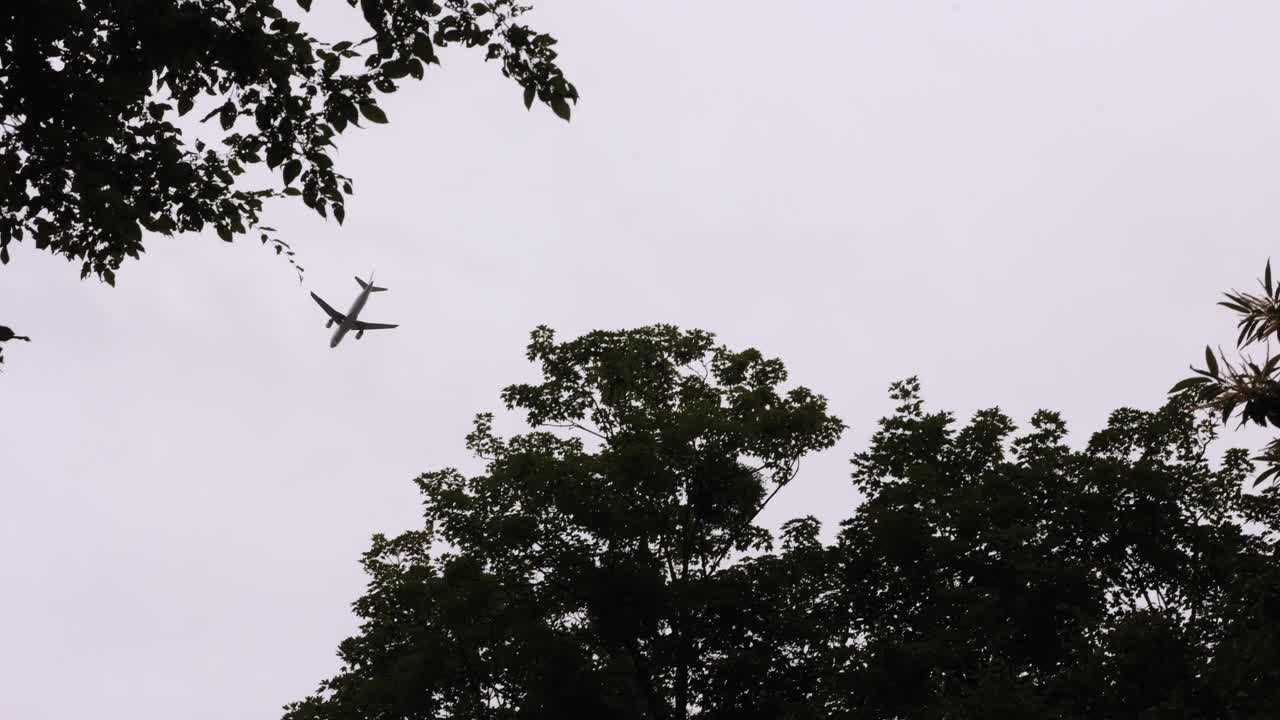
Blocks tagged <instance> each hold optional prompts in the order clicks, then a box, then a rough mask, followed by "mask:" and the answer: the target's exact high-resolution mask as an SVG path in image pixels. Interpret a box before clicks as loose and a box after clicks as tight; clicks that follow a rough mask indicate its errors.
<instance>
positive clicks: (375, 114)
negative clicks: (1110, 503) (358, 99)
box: [360, 100, 387, 125]
mask: <svg viewBox="0 0 1280 720" xmlns="http://www.w3.org/2000/svg"><path fill="white" fill-rule="evenodd" d="M360 114H361V115H364V116H365V117H366V118H368V120H369V122H374V123H378V124H380V125H385V124H386V122H387V115H386V113H384V112H382V108H380V107H378V106H377V105H376V104H374V102H373V101H372V100H366V101H365V102H362V103H360Z"/></svg>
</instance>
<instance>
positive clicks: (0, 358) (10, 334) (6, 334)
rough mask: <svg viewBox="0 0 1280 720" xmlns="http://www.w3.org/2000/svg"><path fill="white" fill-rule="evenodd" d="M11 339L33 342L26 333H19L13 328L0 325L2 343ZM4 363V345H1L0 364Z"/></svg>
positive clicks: (0, 341)
mask: <svg viewBox="0 0 1280 720" xmlns="http://www.w3.org/2000/svg"><path fill="white" fill-rule="evenodd" d="M9 340H23V341H26V342H31V338H29V337H27V336H26V335H19V334H17V333H15V332H14V331H13V330H12V329H10V328H8V327H5V326H4V325H0V343H3V342H8V341H9ZM3 364H4V347H0V365H3Z"/></svg>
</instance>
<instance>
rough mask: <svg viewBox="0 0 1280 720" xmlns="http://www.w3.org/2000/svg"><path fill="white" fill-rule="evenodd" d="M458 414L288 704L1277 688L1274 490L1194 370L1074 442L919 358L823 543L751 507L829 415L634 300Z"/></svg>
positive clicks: (617, 705) (317, 711) (1025, 695)
mask: <svg viewBox="0 0 1280 720" xmlns="http://www.w3.org/2000/svg"><path fill="white" fill-rule="evenodd" d="M529 358H530V359H531V360H533V361H536V362H538V363H539V364H540V365H541V369H542V376H543V377H542V380H541V382H538V383H534V384H524V385H513V386H510V387H508V388H507V389H506V390H505V391H504V393H503V398H504V400H505V401H506V404H507V406H508V408H512V409H519V410H522V411H524V412H525V413H526V414H527V417H528V420H529V422H530V424H532V425H533V426H534V427H533V429H532V430H531V431H530V432H528V433H525V434H521V435H516V436H514V437H509V438H502V437H499V436H498V435H497V434H496V433H495V432H494V429H493V424H492V418H491V416H489V415H481V416H480V417H479V418H478V419H477V421H476V425H475V429H474V430H473V432H472V433H471V434H470V435H469V437H468V446H469V447H470V449H471V450H473V451H474V452H475V453H477V454H478V455H479V456H480V457H482V458H484V460H485V461H486V467H485V470H484V472H483V473H482V474H480V475H477V476H473V477H468V476H465V475H463V474H462V473H460V472H457V471H455V470H443V471H439V472H433V473H428V474H425V475H423V476H421V477H420V478H418V484H419V487H420V489H421V490H422V493H423V497H424V506H425V518H424V519H425V523H424V527H423V528H422V529H420V530H415V531H411V532H407V533H404V534H402V535H400V536H398V537H396V538H392V539H388V538H386V537H383V536H376V537H375V539H374V543H373V547H372V548H371V549H370V551H369V552H368V553H367V554H366V555H365V558H364V565H365V569H366V571H367V572H368V573H369V576H370V582H369V588H368V591H367V592H366V594H365V595H364V597H362V598H361V599H360V600H359V601H358V602H357V603H356V605H355V609H356V611H357V614H358V615H359V616H360V618H361V619H362V621H363V623H362V626H361V629H360V632H359V633H358V634H357V635H356V636H355V637H353V638H350V639H349V640H347V641H345V642H344V643H342V645H341V647H340V656H341V658H342V661H343V667H342V669H341V671H340V672H339V673H338V674H337V675H336V676H335V677H333V678H331V679H329V680H326V681H325V682H324V683H323V684H322V685H321V686H320V688H319V690H318V692H317V693H316V694H315V695H313V696H311V697H309V698H307V699H305V700H303V701H301V702H299V703H296V704H294V705H292V706H290V707H289V708H288V710H287V718H288V720H338V719H346V718H495V719H496V718H529V717H609V718H655V719H657V718H680V719H681V720H684V719H686V718H691V717H697V718H704V719H717V720H718V719H722V718H723V719H726V720H727V719H729V718H746V719H748V720H752V719H759V720H764V719H766V718H767V719H782V718H791V719H798V718H815V719H816V718H843V719H848V720H862V719H867V720H872V719H875V720H882V719H888V718H948V719H950V718H990V717H1017V718H1029V719H1032V720H1038V719H1040V718H1044V719H1046V720H1048V719H1050V718H1052V719H1054V720H1060V719H1064V718H1079V719H1081V720H1083V719H1084V718H1097V717H1108V718H1165V717H1168V718H1175V717H1176V718H1184V717H1196V718H1223V719H1224V720H1225V719H1226V718H1236V719H1240V718H1250V719H1252V718H1257V719H1261V718H1266V717H1270V716H1272V714H1273V709H1274V708H1275V707H1277V706H1280V670H1278V668H1280V563H1278V562H1277V560H1280V558H1278V557H1277V552H1278V546H1277V538H1278V537H1280V491H1277V490H1276V489H1275V488H1270V489H1268V490H1267V491H1265V492H1262V493H1258V494H1250V493H1245V492H1243V483H1244V480H1245V479H1246V478H1247V477H1248V475H1249V473H1250V472H1251V465H1250V462H1249V459H1248V457H1247V455H1246V454H1245V453H1244V452H1243V451H1239V450H1231V451H1228V452H1227V453H1226V454H1225V457H1224V459H1223V460H1222V461H1221V462H1220V463H1219V464H1218V466H1217V467H1214V466H1213V465H1211V464H1210V463H1209V462H1208V461H1207V460H1206V458H1205V450H1206V447H1207V446H1208V444H1209V443H1210V441H1211V440H1213V438H1214V434H1215V425H1214V423H1213V422H1212V421H1211V420H1210V419H1209V418H1207V417H1203V416H1200V415H1197V412H1196V410H1195V408H1196V404H1195V401H1194V398H1190V397H1182V398H1174V399H1173V400H1171V401H1170V402H1169V403H1168V404H1167V405H1166V406H1165V407H1163V408H1161V409H1159V410H1157V411H1154V412H1144V411H1138V410H1132V409H1121V410H1117V411H1116V412H1115V413H1113V414H1112V416H1111V418H1110V420H1109V422H1108V424H1107V426H1106V427H1105V428H1104V429H1103V430H1102V431H1100V432H1098V433H1096V434H1095V435H1093V437H1092V438H1091V439H1090V440H1089V442H1088V444H1087V445H1086V446H1085V447H1083V448H1081V449H1073V448H1072V447H1070V446H1068V445H1067V444H1066V426H1065V424H1064V423H1063V421H1062V419H1061V418H1060V417H1059V416H1057V415H1056V414H1054V413H1050V412H1040V413H1037V414H1036V415H1035V416H1034V417H1033V418H1032V420H1031V423H1030V427H1029V429H1028V430H1027V431H1025V432H1022V433H1019V432H1018V430H1017V428H1016V426H1015V423H1014V422H1013V421H1012V420H1011V419H1010V418H1009V417H1007V416H1006V415H1004V414H1003V413H1001V412H1000V411H999V410H997V409H990V410H983V411H980V412H978V413H976V414H975V415H974V417H973V419H972V421H971V422H970V423H968V424H967V425H965V426H964V427H961V428H958V429H957V428H956V427H955V421H954V418H953V417H952V415H951V414H950V413H945V412H927V411H926V410H925V408H924V404H923V401H922V399H921V397H920V392H919V384H918V383H917V382H916V381H915V380H914V379H911V380H907V381H904V382H902V383H898V384H896V385H895V386H894V388H893V394H894V397H895V398H896V399H897V401H898V403H899V406H898V408H897V410H896V411H895V412H894V414H893V415H891V416H890V417H888V418H885V419H884V420H882V421H881V424H880V427H879V429H878V431H877V432H876V433H875V435H874V436H873V438H872V440H871V443H870V446H869V447H868V448H867V449H866V450H865V451H863V452H861V453H858V454H857V455H856V456H855V457H854V459H853V468H854V472H853V480H854V483H855V485H856V487H857V488H858V489H859V490H860V491H861V493H862V494H863V495H864V500H863V502H862V503H861V504H860V505H859V506H858V507H857V508H856V511H855V512H853V514H852V517H851V518H850V519H848V520H847V521H845V522H844V523H842V525H841V527H840V530H839V533H838V535H837V537H836V540H835V542H834V543H833V544H826V543H824V542H823V541H822V540H821V537H820V536H821V527H820V525H819V523H818V521H817V520H816V519H814V518H812V517H804V518H799V519H797V520H793V521H791V522H789V523H786V524H785V525H784V526H783V529H782V543H781V546H780V547H779V548H777V549H775V548H774V546H773V542H772V537H771V534H770V533H769V532H767V531H766V530H765V529H763V528H760V527H758V526H756V525H755V524H754V518H755V516H756V513H757V512H758V511H759V509H760V508H761V507H762V505H763V504H764V503H765V502H767V500H768V498H769V497H770V496H771V493H772V492H776V491H777V489H778V488H779V487H783V486H785V485H787V484H788V483H789V482H790V481H791V479H792V478H793V477H794V476H795V472H796V463H797V462H798V460H799V459H800V458H801V457H803V456H804V455H805V454H807V453H810V452H812V451H815V450H819V449H822V448H826V447H829V446H830V445H831V444H832V443H833V442H834V441H835V440H836V438H837V436H838V434H839V433H840V431H841V428H842V426H841V424H840V422H839V421H838V420H836V419H835V418H833V417H831V416H830V415H829V414H828V413H827V411H826V406H825V402H824V401H823V400H822V398H821V397H820V396H818V395H814V394H813V393H811V392H809V391H808V390H805V389H803V388H797V389H794V390H790V391H787V392H783V391H781V390H780V389H779V388H780V386H781V385H782V384H783V383H784V382H785V381H786V373H785V370H784V368H783V366H782V364H781V363H780V362H778V361H777V360H772V359H766V358H764V357H763V356H761V355H760V354H759V353H758V352H756V351H754V350H747V351H743V352H733V351H730V350H728V349H726V348H723V347H717V346H715V345H714V341H713V338H712V336H710V335H708V334H706V333H702V332H699V331H691V332H681V331H678V330H676V329H675V328H671V327H665V326H659V327H650V328H642V329H639V330H634V331H629V332H594V333H590V334H588V335H585V336H583V337H581V338H578V339H576V340H573V341H570V342H566V343H557V342H555V340H554V338H553V336H552V334H551V332H550V331H549V330H546V329H545V328H540V329H538V330H537V331H535V332H534V334H533V340H532V342H531V344H530V346H529Z"/></svg>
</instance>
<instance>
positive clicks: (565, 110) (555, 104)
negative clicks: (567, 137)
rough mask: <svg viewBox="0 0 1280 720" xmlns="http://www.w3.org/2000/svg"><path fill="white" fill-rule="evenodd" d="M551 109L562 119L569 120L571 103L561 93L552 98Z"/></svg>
mask: <svg viewBox="0 0 1280 720" xmlns="http://www.w3.org/2000/svg"><path fill="white" fill-rule="evenodd" d="M551 110H552V111H553V112H554V113H555V114H556V115H557V116H558V117H559V118H560V119H561V120H564V121H565V122H568V121H569V103H567V102H565V99H564V98H562V97H560V96H559V95H556V96H555V97H553V98H551Z"/></svg>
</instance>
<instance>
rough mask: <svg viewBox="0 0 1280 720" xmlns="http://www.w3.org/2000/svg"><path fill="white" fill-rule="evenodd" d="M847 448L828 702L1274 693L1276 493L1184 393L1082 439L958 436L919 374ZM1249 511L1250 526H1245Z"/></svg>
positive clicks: (928, 709)
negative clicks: (840, 650) (1217, 438)
mask: <svg viewBox="0 0 1280 720" xmlns="http://www.w3.org/2000/svg"><path fill="white" fill-rule="evenodd" d="M894 392H895V397H896V398H897V399H898V400H899V401H900V406H899V408H898V410H897V412H896V413H895V414H894V415H893V416H892V417H890V418H887V419H886V420H884V421H882V423H881V427H880V430H879V431H878V432H877V433H876V435H875V437H874V438H873V440H872V443H871V447H870V449H868V450H867V451H865V452H863V453H860V454H858V455H857V456H856V457H855V458H854V461H853V464H854V481H855V483H856V485H857V486H858V488H859V489H860V490H862V491H863V492H864V493H865V494H866V501H865V502H864V503H863V504H862V505H861V506H860V507H859V508H858V511H857V513H856V515H854V517H853V518H852V519H850V520H849V521H847V522H845V523H844V526H843V528H842V531H841V533H840V536H839V539H838V542H837V545H836V549H835V554H836V555H837V557H838V559H839V560H838V562H839V565H840V571H839V573H840V576H841V577H840V580H839V581H838V582H837V583H836V584H837V586H838V588H839V591H838V592H837V594H836V597H837V598H838V600H837V605H838V606H839V612H838V613H837V614H836V615H835V617H837V618H838V620H837V621H835V623H834V626H835V627H838V628H839V629H840V631H841V633H842V634H843V635H844V636H845V637H846V638H847V642H848V644H849V646H850V650H849V654H850V657H849V659H848V660H847V661H846V662H845V663H844V665H843V666H842V668H841V672H840V674H839V676H838V678H837V681H836V682H835V683H834V685H833V686H831V687H829V688H827V689H826V690H825V694H826V697H828V698H830V700H829V703H830V713H829V715H828V716H829V717H848V718H893V717H901V718H986V717H1017V718H1046V719H1047V718H1098V717H1107V718H1157V717H1178V718H1185V717H1196V718H1262V717H1267V716H1268V715H1269V713H1271V712H1273V710H1272V709H1273V708H1274V707H1276V706H1277V705H1276V703H1280V683H1277V682H1276V680H1278V679H1280V673H1278V672H1277V670H1276V668H1280V662H1278V661H1280V644H1277V643H1276V640H1280V622H1278V621H1280V604H1277V601H1278V600H1280V575H1278V574H1277V572H1276V568H1277V564H1276V561H1277V559H1280V558H1277V548H1276V545H1275V538H1276V533H1277V530H1280V523H1277V522H1276V521H1277V519H1280V516H1278V515H1277V510H1278V509H1280V503H1277V500H1278V499H1280V498H1278V496H1277V494H1276V493H1275V492H1271V493H1269V494H1265V495H1262V496H1256V495H1249V494H1246V493H1244V492H1242V485H1243V481H1244V480H1245V479H1246V477H1247V475H1248V473H1249V471H1250V465H1249V462H1248V459H1247V457H1246V456H1245V454H1244V453H1243V452H1242V451H1238V450H1233V451H1228V452H1227V453H1226V457H1225V459H1224V460H1223V462H1222V465H1221V467H1220V468H1218V469H1213V468H1211V467H1210V465H1209V463H1208V462H1207V461H1206V460H1205V456H1204V451H1205V448H1206V446H1207V445H1208V443H1209V442H1210V440H1212V438H1213V436H1214V430H1213V424H1212V423H1211V422H1207V421H1206V420H1205V419H1203V418H1197V417H1196V415H1195V414H1194V412H1193V410H1192V408H1193V405H1192V404H1191V403H1190V402H1188V401H1187V400H1186V399H1183V400H1175V401H1174V402H1171V403H1170V404H1168V405H1167V406H1165V407H1164V408H1162V409H1160V410H1159V411H1156V412H1141V411H1137V410H1131V409H1122V410H1117V411H1116V412H1115V413H1113V414H1112V416H1111V418H1110V421H1109V422H1108V425H1107V427H1106V428H1105V429H1104V430H1102V431H1100V432H1098V433H1096V434H1095V435H1094V436H1093V437H1092V438H1091V439H1090V441H1089V443H1088V445H1087V446H1086V447H1085V449H1083V450H1079V451H1077V450H1073V449H1071V448H1070V447H1068V446H1067V445H1066V444H1065V436H1066V426H1065V424H1064V423H1063V421H1062V419H1061V418H1060V417H1059V416H1058V415H1056V414H1055V413H1050V412H1043V411H1042V412H1039V413H1037V414H1036V415H1035V416H1034V417H1033V418H1032V420H1031V424H1030V425H1031V426H1030V428H1029V430H1028V431H1027V432H1025V433H1023V434H1021V435H1015V431H1016V428H1015V425H1014V423H1013V421H1012V420H1011V419H1010V418H1008V417H1007V416H1005V415H1004V414H1003V413H1001V412H999V411H998V410H996V409H991V410H983V411H980V412H978V413H976V414H975V415H974V418H973V420H972V422H970V423H969V424H968V425H967V426H965V427H964V428H962V429H959V430H958V431H957V430H955V429H954V428H953V422H954V421H953V418H952V416H951V415H950V414H949V413H926V412H925V411H924V409H923V406H922V402H921V400H920V397H919V386H918V384H917V383H916V382H915V381H914V380H909V381H906V382H904V383H899V384H897V385H895V388H894ZM1250 524H1251V525H1252V526H1254V528H1255V532H1253V533H1250V532H1247V531H1246V529H1245V526H1246V525H1250Z"/></svg>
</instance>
